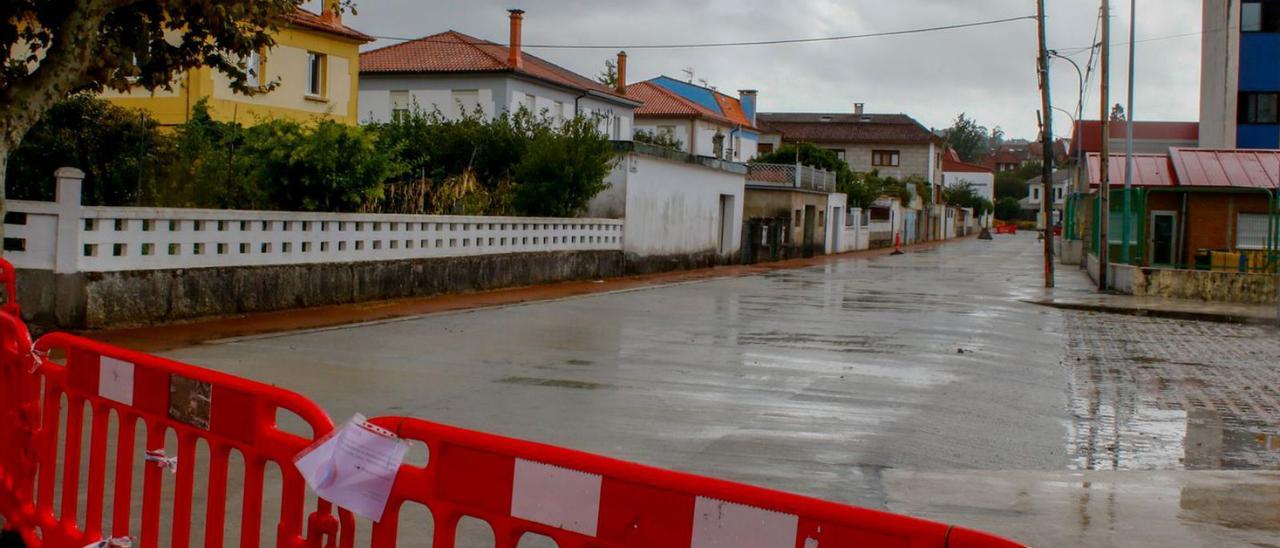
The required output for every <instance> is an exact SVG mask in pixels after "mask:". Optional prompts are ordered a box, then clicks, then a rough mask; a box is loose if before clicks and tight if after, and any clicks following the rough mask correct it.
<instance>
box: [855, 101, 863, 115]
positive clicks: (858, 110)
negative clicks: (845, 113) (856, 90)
mask: <svg viewBox="0 0 1280 548" xmlns="http://www.w3.org/2000/svg"><path fill="white" fill-rule="evenodd" d="M864 106H866V104H865V103H854V104H853V115H854V116H862V107H864Z"/></svg>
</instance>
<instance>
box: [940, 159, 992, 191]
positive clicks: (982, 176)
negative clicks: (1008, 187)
mask: <svg viewBox="0 0 1280 548" xmlns="http://www.w3.org/2000/svg"><path fill="white" fill-rule="evenodd" d="M966 183H968V184H970V185H973V189H974V190H975V191H977V192H978V195H979V196H982V197H983V198H986V199H987V200H990V201H992V202H995V200H996V172H995V171H994V170H992V169H991V168H989V167H987V166H980V165H978V164H971V163H969V162H964V161H961V160H960V155H959V154H957V153H956V151H955V150H954V149H947V152H946V153H945V154H943V155H942V186H944V187H953V186H958V185H963V184H966Z"/></svg>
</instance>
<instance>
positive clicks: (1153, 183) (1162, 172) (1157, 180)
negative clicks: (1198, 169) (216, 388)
mask: <svg viewBox="0 0 1280 548" xmlns="http://www.w3.org/2000/svg"><path fill="white" fill-rule="evenodd" d="M1107 160H1108V161H1107V178H1108V179H1109V180H1110V181H1111V188H1112V189H1115V188H1123V187H1124V170H1125V156H1124V155H1119V156H1110V157H1108V158H1107ZM1088 162H1089V186H1090V187H1097V186H1099V185H1100V184H1102V173H1101V171H1100V169H1101V166H1102V155H1101V154H1090V155H1089V158H1088ZM1132 183H1133V186H1136V187H1172V186H1177V176H1176V175H1175V174H1174V172H1173V167H1172V166H1171V165H1170V164H1169V156H1168V155H1166V154H1134V155H1133V181H1132Z"/></svg>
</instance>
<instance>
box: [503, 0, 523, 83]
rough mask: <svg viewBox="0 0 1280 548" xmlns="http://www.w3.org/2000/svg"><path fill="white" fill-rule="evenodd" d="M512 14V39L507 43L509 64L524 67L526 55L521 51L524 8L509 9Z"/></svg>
mask: <svg viewBox="0 0 1280 548" xmlns="http://www.w3.org/2000/svg"><path fill="white" fill-rule="evenodd" d="M507 13H510V14H511V40H510V41H509V42H508V45H507V52H508V53H507V66H509V67H511V68H513V69H518V68H524V56H523V55H521V53H520V25H521V23H523V22H524V10H520V9H513V10H507Z"/></svg>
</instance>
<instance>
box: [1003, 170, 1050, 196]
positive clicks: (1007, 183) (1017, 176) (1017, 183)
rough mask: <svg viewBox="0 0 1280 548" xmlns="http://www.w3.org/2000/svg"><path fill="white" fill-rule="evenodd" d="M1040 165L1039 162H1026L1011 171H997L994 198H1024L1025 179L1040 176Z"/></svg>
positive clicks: (1025, 190)
mask: <svg viewBox="0 0 1280 548" xmlns="http://www.w3.org/2000/svg"><path fill="white" fill-rule="evenodd" d="M1041 165H1042V164H1041V163H1040V162H1027V163H1026V164H1024V165H1023V166H1022V167H1019V168H1018V169H1015V170H1013V171H1002V172H1000V173H997V174H996V199H1000V198H1004V197H1012V198H1014V199H1018V200H1020V199H1022V198H1026V197H1027V181H1029V180H1031V179H1034V178H1036V177H1039V176H1040V174H1041Z"/></svg>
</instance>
